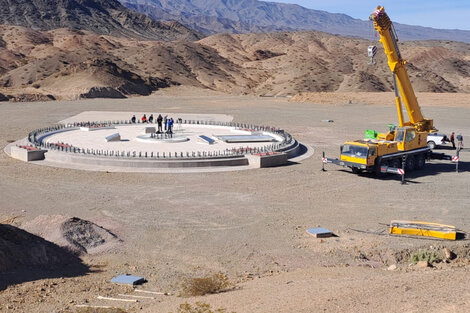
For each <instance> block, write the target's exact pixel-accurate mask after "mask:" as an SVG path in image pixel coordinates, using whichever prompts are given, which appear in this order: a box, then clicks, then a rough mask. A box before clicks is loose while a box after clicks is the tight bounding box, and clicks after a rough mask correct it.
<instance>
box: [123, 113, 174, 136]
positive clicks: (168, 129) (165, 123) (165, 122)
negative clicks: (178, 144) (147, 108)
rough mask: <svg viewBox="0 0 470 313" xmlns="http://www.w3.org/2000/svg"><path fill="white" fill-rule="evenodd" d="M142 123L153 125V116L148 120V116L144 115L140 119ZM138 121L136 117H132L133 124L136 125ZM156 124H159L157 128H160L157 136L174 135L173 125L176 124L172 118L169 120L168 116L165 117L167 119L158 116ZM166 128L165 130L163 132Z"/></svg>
mask: <svg viewBox="0 0 470 313" xmlns="http://www.w3.org/2000/svg"><path fill="white" fill-rule="evenodd" d="M140 120H141V122H142V123H150V124H152V123H153V114H150V116H149V117H148V118H147V115H146V114H144V115H143V116H142V117H141V118H140ZM136 121H137V119H136V117H135V115H132V117H131V123H134V124H135V123H136ZM156 122H157V126H158V131H157V134H160V133H163V132H165V133H168V134H173V124H174V123H175V120H174V119H173V118H172V117H170V118H168V115H165V117H163V116H162V115H161V114H158V117H157V119H156ZM163 128H164V130H163Z"/></svg>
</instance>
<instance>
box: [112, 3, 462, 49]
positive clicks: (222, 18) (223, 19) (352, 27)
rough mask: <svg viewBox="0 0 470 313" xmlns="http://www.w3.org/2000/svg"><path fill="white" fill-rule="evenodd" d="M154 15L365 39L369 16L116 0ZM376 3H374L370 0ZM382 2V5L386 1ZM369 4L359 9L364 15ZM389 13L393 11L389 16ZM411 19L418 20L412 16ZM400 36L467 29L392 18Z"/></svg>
mask: <svg viewBox="0 0 470 313" xmlns="http://www.w3.org/2000/svg"><path fill="white" fill-rule="evenodd" d="M120 1H121V2H122V3H123V4H124V5H125V6H127V7H128V8H130V9H132V10H135V11H137V12H142V13H144V14H147V15H148V16H150V17H151V18H153V19H155V20H158V21H160V20H164V21H167V20H170V21H179V22H181V23H183V24H184V25H187V26H189V27H191V28H193V29H196V30H198V31H200V32H203V33H205V34H214V33H256V32H263V33H270V32H276V31H299V30H316V31H323V32H327V33H330V34H339V35H341V36H351V37H359V38H366V39H369V38H370V33H371V27H372V24H371V22H370V21H365V20H361V19H355V18H352V17H350V16H348V15H346V14H340V13H329V12H326V11H321V10H312V9H307V8H304V7H302V6H300V5H296V4H288V3H279V2H271V1H258V0H120ZM377 4H381V3H379V2H377V3H376V5H377ZM386 6H387V5H386ZM374 8H375V6H373V5H371V7H370V9H369V11H364V12H363V15H362V16H363V19H367V17H368V15H369V14H370V13H372V11H373V10H374ZM391 18H392V20H393V18H394V16H393V14H392V16H391ZM416 23H419V21H418V20H417V21H416ZM394 25H395V28H396V30H397V32H398V34H399V38H400V39H401V40H431V39H439V40H453V41H462V42H466V43H470V31H469V30H458V29H436V28H431V27H422V26H417V25H406V24H400V23H394Z"/></svg>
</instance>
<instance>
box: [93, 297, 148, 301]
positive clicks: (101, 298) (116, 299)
mask: <svg viewBox="0 0 470 313" xmlns="http://www.w3.org/2000/svg"><path fill="white" fill-rule="evenodd" d="M96 298H97V299H100V300H110V301H124V302H139V301H138V300H135V299H119V298H109V297H102V296H98V297H96Z"/></svg>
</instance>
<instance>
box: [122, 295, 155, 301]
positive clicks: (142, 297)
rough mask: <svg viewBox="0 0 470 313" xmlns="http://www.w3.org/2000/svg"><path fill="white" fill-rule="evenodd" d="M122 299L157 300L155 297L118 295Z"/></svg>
mask: <svg viewBox="0 0 470 313" xmlns="http://www.w3.org/2000/svg"><path fill="white" fill-rule="evenodd" d="M118 296H120V297H132V298H140V299H152V300H155V299H156V298H155V297H146V296H135V295H125V294H118Z"/></svg>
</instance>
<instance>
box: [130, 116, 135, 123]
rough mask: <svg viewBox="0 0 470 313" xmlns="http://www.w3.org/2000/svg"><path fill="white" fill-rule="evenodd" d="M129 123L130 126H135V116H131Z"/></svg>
mask: <svg viewBox="0 0 470 313" xmlns="http://www.w3.org/2000/svg"><path fill="white" fill-rule="evenodd" d="M131 123H132V124H135V115H132V117H131Z"/></svg>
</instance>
